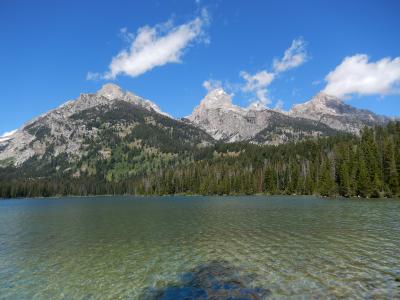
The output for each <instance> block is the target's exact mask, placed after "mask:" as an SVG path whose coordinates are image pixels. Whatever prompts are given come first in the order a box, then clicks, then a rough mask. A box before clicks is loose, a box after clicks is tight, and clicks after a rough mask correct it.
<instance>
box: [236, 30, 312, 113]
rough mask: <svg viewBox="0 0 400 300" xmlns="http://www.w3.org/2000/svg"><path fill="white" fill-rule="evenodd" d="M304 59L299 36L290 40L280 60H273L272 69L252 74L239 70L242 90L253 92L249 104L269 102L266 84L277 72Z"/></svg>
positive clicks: (267, 84) (288, 68)
mask: <svg viewBox="0 0 400 300" xmlns="http://www.w3.org/2000/svg"><path fill="white" fill-rule="evenodd" d="M306 60H307V52H306V42H305V41H304V40H303V38H301V37H300V38H297V39H295V40H293V41H292V44H291V45H290V47H289V48H288V49H286V51H285V53H284V55H283V58H282V59H281V60H274V63H273V71H271V72H269V71H267V70H262V71H260V72H258V73H255V74H253V75H251V74H249V73H247V72H245V71H242V72H240V76H241V77H242V78H243V79H244V80H245V81H246V83H245V85H244V86H243V87H242V90H243V91H244V92H248V93H253V94H254V96H255V98H256V99H255V100H254V101H253V103H252V104H250V105H251V106H254V105H256V106H260V105H263V106H266V105H269V104H271V100H270V99H269V98H268V86H269V85H270V84H271V83H272V81H273V80H275V78H276V77H277V75H279V73H282V72H284V71H287V70H290V69H293V68H295V67H298V66H300V65H301V64H303V63H304V62H306ZM277 104H278V107H279V105H281V104H280V102H279V101H278V103H277Z"/></svg>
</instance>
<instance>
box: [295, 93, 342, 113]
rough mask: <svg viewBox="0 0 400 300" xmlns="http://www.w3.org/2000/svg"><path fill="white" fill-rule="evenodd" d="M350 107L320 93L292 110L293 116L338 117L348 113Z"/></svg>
mask: <svg viewBox="0 0 400 300" xmlns="http://www.w3.org/2000/svg"><path fill="white" fill-rule="evenodd" d="M347 107H348V105H347V104H345V103H344V102H343V101H342V100H341V99H339V98H337V97H335V96H332V95H328V94H326V93H324V92H319V93H318V94H317V95H315V96H314V97H313V98H311V99H310V100H309V101H307V102H305V103H302V104H297V105H294V106H293V108H292V109H291V111H290V112H291V113H292V114H298V113H318V114H329V115H338V114H342V113H343V112H345V111H346V108H347Z"/></svg>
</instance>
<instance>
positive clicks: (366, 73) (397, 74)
mask: <svg viewBox="0 0 400 300" xmlns="http://www.w3.org/2000/svg"><path fill="white" fill-rule="evenodd" d="M325 80H326V82H327V85H326V87H325V88H324V90H323V91H324V92H325V93H327V94H331V95H335V96H337V97H349V96H350V95H354V94H358V95H387V94H393V93H399V89H398V88H399V84H400V57H396V58H394V59H391V58H389V57H385V58H382V59H381V60H378V61H376V62H369V58H368V56H367V55H366V54H356V55H354V56H349V57H346V58H345V59H344V60H343V61H342V63H341V64H340V65H338V66H337V67H336V68H335V70H333V71H331V72H330V73H329V74H328V75H327V76H326V78H325Z"/></svg>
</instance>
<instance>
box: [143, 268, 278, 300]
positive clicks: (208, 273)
mask: <svg viewBox="0 0 400 300" xmlns="http://www.w3.org/2000/svg"><path fill="white" fill-rule="evenodd" d="M255 276H257V275H255V274H253V275H242V274H240V270H239V269H238V268H236V267H234V266H233V265H231V264H230V263H229V262H227V261H212V262H210V263H207V264H204V265H199V266H197V267H195V268H193V269H192V270H190V271H188V272H187V273H183V274H182V275H181V279H180V281H179V282H178V283H171V284H169V285H167V286H166V287H163V288H161V289H154V288H152V287H149V288H146V289H145V291H144V292H143V294H142V295H141V296H140V297H139V298H140V299H145V300H153V299H162V300H173V299H265V298H266V297H267V296H269V295H270V294H271V291H270V290H268V289H265V288H260V287H252V286H251V284H252V282H253V281H254V277H255Z"/></svg>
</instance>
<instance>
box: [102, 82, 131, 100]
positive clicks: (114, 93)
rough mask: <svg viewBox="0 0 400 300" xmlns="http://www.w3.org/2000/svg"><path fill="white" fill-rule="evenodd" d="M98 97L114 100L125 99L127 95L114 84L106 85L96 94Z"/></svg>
mask: <svg viewBox="0 0 400 300" xmlns="http://www.w3.org/2000/svg"><path fill="white" fill-rule="evenodd" d="M96 94H97V95H99V96H103V97H106V98H107V99H110V100H114V99H118V98H123V97H124V95H125V93H124V91H123V90H122V89H121V87H120V86H118V85H116V84H114V83H106V84H104V85H103V86H102V87H101V89H100V90H98V91H97V92H96Z"/></svg>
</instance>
